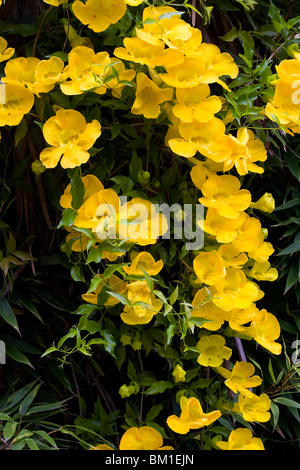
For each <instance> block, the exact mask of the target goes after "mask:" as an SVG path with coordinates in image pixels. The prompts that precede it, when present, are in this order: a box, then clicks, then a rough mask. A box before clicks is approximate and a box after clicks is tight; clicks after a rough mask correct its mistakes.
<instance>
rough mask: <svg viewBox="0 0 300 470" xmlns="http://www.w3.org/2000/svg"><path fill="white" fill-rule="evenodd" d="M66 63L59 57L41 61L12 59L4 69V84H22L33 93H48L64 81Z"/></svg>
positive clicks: (33, 58)
mask: <svg viewBox="0 0 300 470" xmlns="http://www.w3.org/2000/svg"><path fill="white" fill-rule="evenodd" d="M63 69H64V63H63V61H62V60H61V59H59V58H58V57H55V56H53V57H50V59H48V60H39V59H38V58H36V57H18V58H16V59H11V60H10V61H9V62H8V63H7V64H6V66H5V68H4V74H5V76H4V77H3V78H2V79H1V80H2V81H3V82H4V83H14V84H17V83H20V84H22V85H24V86H25V87H26V88H28V89H29V90H30V91H31V92H32V93H34V94H35V95H37V96H39V95H40V93H48V92H49V91H51V90H52V89H53V88H54V87H55V85H56V83H58V82H60V81H61V80H64V78H65V76H64V74H63Z"/></svg>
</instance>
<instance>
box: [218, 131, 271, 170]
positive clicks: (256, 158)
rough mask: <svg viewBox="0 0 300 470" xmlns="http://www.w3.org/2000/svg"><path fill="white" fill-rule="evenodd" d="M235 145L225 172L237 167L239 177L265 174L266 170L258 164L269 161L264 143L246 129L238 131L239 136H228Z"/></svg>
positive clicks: (225, 165) (225, 164)
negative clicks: (249, 174) (250, 174)
mask: <svg viewBox="0 0 300 470" xmlns="http://www.w3.org/2000/svg"><path fill="white" fill-rule="evenodd" d="M228 138H229V139H231V140H232V143H233V144H234V147H233V150H232V154H231V156H230V157H228V158H227V159H226V161H225V162H224V171H229V170H230V169H231V168H233V167H234V166H235V168H236V170H237V172H238V174H239V175H247V174H248V173H249V172H252V173H259V174H261V173H263V172H264V170H263V168H261V167H260V166H259V165H257V164H256V162H264V161H266V160H267V151H266V149H265V146H264V144H263V142H261V141H260V140H259V139H256V138H255V134H254V132H253V131H251V130H250V129H247V128H246V127H244V128H240V129H239V130H238V131H237V136H236V137H234V136H232V135H229V136H228Z"/></svg>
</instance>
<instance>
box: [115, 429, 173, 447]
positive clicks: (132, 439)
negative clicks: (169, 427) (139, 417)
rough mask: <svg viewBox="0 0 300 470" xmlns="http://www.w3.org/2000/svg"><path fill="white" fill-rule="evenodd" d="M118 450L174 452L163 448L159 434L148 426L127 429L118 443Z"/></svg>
mask: <svg viewBox="0 0 300 470" xmlns="http://www.w3.org/2000/svg"><path fill="white" fill-rule="evenodd" d="M120 450H174V449H173V447H171V446H163V438H162V436H161V434H160V433H159V432H158V431H156V430H155V429H153V428H151V427H150V426H142V427H140V428H137V427H133V428H129V429H127V431H126V432H125V433H124V434H123V436H122V437H121V441H120Z"/></svg>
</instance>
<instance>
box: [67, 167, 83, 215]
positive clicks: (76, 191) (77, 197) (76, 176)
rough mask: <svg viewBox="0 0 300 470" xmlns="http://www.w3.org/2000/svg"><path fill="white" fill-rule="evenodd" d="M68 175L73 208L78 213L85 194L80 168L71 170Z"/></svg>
mask: <svg viewBox="0 0 300 470" xmlns="http://www.w3.org/2000/svg"><path fill="white" fill-rule="evenodd" d="M68 175H69V177H70V184H71V195H72V207H73V209H74V210H75V211H76V210H77V209H79V207H80V206H81V205H82V203H83V198H84V193H85V188H84V184H83V182H82V179H81V171H80V168H79V167H76V168H75V170H72V171H71V170H69V171H68Z"/></svg>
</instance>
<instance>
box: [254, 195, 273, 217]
mask: <svg viewBox="0 0 300 470" xmlns="http://www.w3.org/2000/svg"><path fill="white" fill-rule="evenodd" d="M250 207H252V208H253V209H258V210H260V211H262V212H268V213H271V212H273V210H274V209H275V201H274V198H273V196H272V194H270V193H265V194H264V195H263V196H262V197H261V198H260V199H259V200H258V201H256V202H251V204H250Z"/></svg>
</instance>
